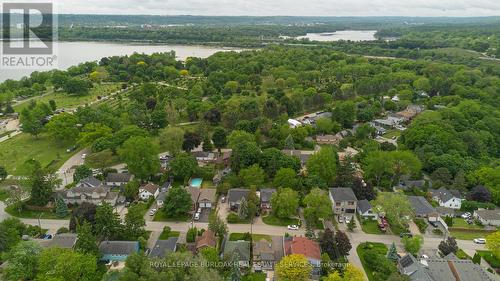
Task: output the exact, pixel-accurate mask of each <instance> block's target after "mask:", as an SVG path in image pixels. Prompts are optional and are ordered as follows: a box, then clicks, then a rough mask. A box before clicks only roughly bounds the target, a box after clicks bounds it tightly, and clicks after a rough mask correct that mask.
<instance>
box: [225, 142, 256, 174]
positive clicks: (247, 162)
mask: <svg viewBox="0 0 500 281" xmlns="http://www.w3.org/2000/svg"><path fill="white" fill-rule="evenodd" d="M260 155H261V152H260V148H259V147H258V146H257V144H256V143H253V142H243V143H239V144H237V145H236V146H235V148H233V152H232V154H231V168H232V170H233V171H234V172H236V173H239V171H240V170H241V169H244V168H247V167H250V166H252V165H254V164H257V163H259V160H260Z"/></svg>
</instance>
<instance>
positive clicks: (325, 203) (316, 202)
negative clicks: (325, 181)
mask: <svg viewBox="0 0 500 281" xmlns="http://www.w3.org/2000/svg"><path fill="white" fill-rule="evenodd" d="M304 205H305V206H306V208H305V209H304V216H305V218H306V219H307V220H309V221H311V222H312V223H313V224H314V225H315V224H316V223H317V222H318V220H319V219H326V218H328V217H330V216H331V215H332V203H331V201H330V198H329V197H328V194H327V193H326V192H325V191H323V190H321V189H319V188H313V189H312V190H311V192H309V194H307V195H306V197H304Z"/></svg>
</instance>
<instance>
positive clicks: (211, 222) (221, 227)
mask: <svg viewBox="0 0 500 281" xmlns="http://www.w3.org/2000/svg"><path fill="white" fill-rule="evenodd" d="M217 213H218V212H215V213H211V214H210V216H209V218H208V229H210V230H211V231H212V232H213V233H214V234H215V235H216V236H218V237H224V235H226V233H227V231H228V229H227V224H226V223H225V222H224V220H222V219H221V218H220V217H219V216H218V215H217Z"/></svg>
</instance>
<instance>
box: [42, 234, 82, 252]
mask: <svg viewBox="0 0 500 281" xmlns="http://www.w3.org/2000/svg"><path fill="white" fill-rule="evenodd" d="M76 240H77V235H76V234H75V233H61V234H56V235H54V237H53V238H52V239H50V240H49V243H48V244H47V247H49V248H51V247H56V248H62V249H73V248H74V247H75V244H76Z"/></svg>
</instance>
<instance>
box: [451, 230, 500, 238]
mask: <svg viewBox="0 0 500 281" xmlns="http://www.w3.org/2000/svg"><path fill="white" fill-rule="evenodd" d="M449 231H450V235H451V236H453V237H455V238H456V239H459V240H473V239H474V238H484V237H486V236H487V235H489V234H491V233H493V232H495V231H494V230H483V229H462V228H455V227H450V228H449Z"/></svg>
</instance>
